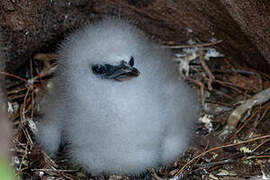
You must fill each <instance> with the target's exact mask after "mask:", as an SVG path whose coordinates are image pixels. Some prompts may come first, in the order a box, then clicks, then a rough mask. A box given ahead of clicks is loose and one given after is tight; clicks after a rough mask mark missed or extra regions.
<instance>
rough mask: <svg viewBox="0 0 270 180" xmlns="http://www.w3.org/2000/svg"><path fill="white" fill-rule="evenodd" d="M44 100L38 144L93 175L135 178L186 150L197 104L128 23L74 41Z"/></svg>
mask: <svg viewBox="0 0 270 180" xmlns="http://www.w3.org/2000/svg"><path fill="white" fill-rule="evenodd" d="M59 54H60V58H59V69H58V73H57V75H56V77H55V78H54V79H53V80H52V81H53V87H52V89H51V90H50V91H49V93H48V94H47V95H46V97H45V104H46V107H44V109H43V117H42V118H41V119H40V123H39V124H38V129H39V135H38V142H39V143H40V144H41V145H42V146H43V148H44V149H45V151H47V152H48V153H50V154H55V153H56V152H57V150H58V148H59V145H60V144H61V143H66V144H68V145H67V151H68V155H69V157H70V158H71V159H72V160H73V162H75V163H76V164H79V165H80V166H81V167H83V168H84V169H85V170H86V171H87V172H90V173H92V174H93V175H99V174H126V175H138V174H141V173H142V172H144V171H145V170H146V168H150V167H154V168H155V167H158V166H160V165H165V164H167V163H170V162H173V161H174V160H176V158H177V156H178V155H179V154H180V153H181V152H183V151H184V150H185V148H186V147H187V144H188V141H189V139H190V137H191V136H192V135H191V129H192V125H193V123H194V120H195V119H196V117H197V110H198V100H197V97H196V96H195V94H194V92H193V90H192V89H191V88H189V87H188V85H186V84H185V83H184V82H183V81H182V80H180V79H179V78H178V73H177V70H176V66H175V64H173V63H172V62H170V60H169V53H168V52H167V51H166V50H164V49H162V48H160V46H157V45H154V44H153V43H151V42H150V41H149V40H148V39H147V38H146V37H145V35H144V34H143V33H142V32H141V31H140V30H138V29H137V28H136V27H134V26H133V25H131V24H130V23H129V22H128V21H126V20H120V19H116V18H107V19H104V20H102V21H101V22H99V23H97V24H89V25H88V26H86V27H84V28H82V29H80V30H78V31H76V32H75V33H73V34H72V35H70V36H69V37H68V38H67V39H66V40H65V41H64V42H63V44H62V46H61V48H60V53H59Z"/></svg>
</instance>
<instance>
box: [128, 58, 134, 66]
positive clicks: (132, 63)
mask: <svg viewBox="0 0 270 180" xmlns="http://www.w3.org/2000/svg"><path fill="white" fill-rule="evenodd" d="M129 65H130V66H131V67H133V66H134V58H133V56H131V58H130V60H129Z"/></svg>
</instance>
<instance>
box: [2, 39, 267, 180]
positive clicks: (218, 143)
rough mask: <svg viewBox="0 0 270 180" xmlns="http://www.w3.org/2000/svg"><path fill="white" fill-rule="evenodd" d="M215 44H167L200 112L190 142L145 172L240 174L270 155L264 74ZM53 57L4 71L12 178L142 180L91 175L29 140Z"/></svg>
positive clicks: (259, 168) (259, 171)
mask: <svg viewBox="0 0 270 180" xmlns="http://www.w3.org/2000/svg"><path fill="white" fill-rule="evenodd" d="M220 43H222V42H220V41H217V42H213V43H209V44H193V45H188V46H168V47H165V48H170V49H172V50H173V52H174V55H175V57H173V58H174V60H176V61H177V62H178V67H179V75H181V76H183V78H184V79H186V81H188V82H190V84H191V85H192V86H194V87H195V88H197V89H198V93H199V94H200V96H201V104H202V106H203V108H202V109H203V112H202V113H201V117H200V119H199V120H198V121H197V126H196V127H197V128H196V131H194V132H193V134H191V135H190V136H193V137H194V138H193V139H194V140H193V142H194V143H193V144H191V146H190V148H189V149H188V150H187V151H186V152H185V153H184V154H183V155H182V156H180V157H179V159H176V160H175V163H174V164H172V165H170V166H168V167H161V168H160V169H158V170H154V169H151V168H150V169H148V172H149V173H148V174H147V175H146V177H152V178H153V179H246V178H250V177H253V176H261V175H265V173H267V169H269V161H270V160H269V157H270V155H269V153H270V143H269V141H270V134H269V132H270V131H269V128H270V126H269V123H270V122H269V118H270V112H269V109H270V102H269V99H270V90H269V89H267V88H269V87H270V83H269V80H270V76H269V75H267V74H265V73H262V72H259V71H256V70H254V69H251V68H247V67H243V66H240V65H238V64H236V63H234V64H232V63H231V61H229V60H228V59H227V58H226V56H221V55H220V54H215V53H214V54H215V55H213V54H212V55H209V53H210V52H213V51H212V50H213V47H215V46H218V45H219V44H220ZM168 44H169V43H168ZM207 54H208V56H207ZM56 62H57V55H56V54H35V55H34V56H33V58H30V59H29V61H28V62H27V63H26V65H25V67H24V70H22V72H18V74H16V75H15V74H9V73H7V72H5V73H4V74H5V75H6V76H7V80H6V86H7V90H8V99H9V116H10V119H11V120H12V122H13V125H14V131H15V135H14V136H13V139H12V142H13V144H12V148H11V151H12V152H13V157H12V162H13V166H14V167H15V169H16V173H17V176H18V177H21V178H23V179H50V178H55V179H70V180H75V179H143V178H146V177H143V176H142V177H127V176H117V175H114V176H110V177H104V176H98V177H92V176H91V175H89V174H85V173H84V172H83V171H81V169H80V168H79V167H76V166H74V165H72V164H70V163H69V162H68V160H67V159H65V156H62V155H60V157H59V158H57V159H52V158H50V157H49V156H48V155H47V154H46V153H45V152H43V151H42V149H41V148H40V147H39V146H38V145H36V144H35V134H36V133H37V128H36V120H37V117H38V116H39V101H40V99H42V96H43V94H44V91H45V90H46V86H47V82H48V80H49V79H50V78H51V77H52V75H53V72H54V71H55V68H56ZM175 108H177V107H175ZM267 120H268V122H267ZM62 152H64V150H63V151H62ZM61 154H63V153H61ZM268 172H269V173H270V171H268Z"/></svg>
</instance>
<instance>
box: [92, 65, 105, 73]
mask: <svg viewBox="0 0 270 180" xmlns="http://www.w3.org/2000/svg"><path fill="white" fill-rule="evenodd" d="M92 71H93V72H94V73H95V74H104V73H105V67H104V66H103V65H100V64H97V65H92Z"/></svg>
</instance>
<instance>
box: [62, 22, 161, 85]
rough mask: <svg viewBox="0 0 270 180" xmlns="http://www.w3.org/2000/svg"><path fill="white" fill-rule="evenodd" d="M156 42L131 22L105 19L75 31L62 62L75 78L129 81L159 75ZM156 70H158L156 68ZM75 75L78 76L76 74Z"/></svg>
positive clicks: (67, 41) (66, 44) (63, 52)
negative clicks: (153, 48)
mask: <svg viewBox="0 0 270 180" xmlns="http://www.w3.org/2000/svg"><path fill="white" fill-rule="evenodd" d="M150 47H152V43H150V42H149V41H148V39H147V37H146V36H145V35H144V34H143V33H142V32H141V31H140V30H139V29H137V28H136V27H134V26H133V25H131V24H130V23H129V22H128V21H120V20H117V19H105V20H103V21H101V22H99V23H97V24H91V25H89V26H86V27H84V28H82V29H81V30H79V31H77V32H75V33H74V34H73V35H72V36H70V37H69V38H68V39H67V40H66V41H65V42H64V43H63V47H62V51H61V52H60V54H61V56H62V58H61V60H63V61H65V62H60V63H62V64H64V65H65V66H66V67H67V68H68V69H70V70H67V71H68V72H70V76H71V77H72V78H75V77H78V78H82V77H83V78H85V79H88V80H89V81H91V80H92V79H93V78H94V79H96V78H100V79H103V80H106V82H108V80H109V81H115V80H116V81H126V80H130V79H134V78H136V80H137V78H142V77H143V76H146V75H147V76H148V77H149V78H150V76H151V75H153V76H154V75H155V73H154V72H155V71H156V70H155V69H156V67H161V66H156V65H155V64H156V63H160V61H154V60H155V59H157V58H160V57H157V55H155V54H158V53H156V51H155V52H154V53H153V51H152V50H150ZM153 67H155V68H153ZM73 73H74V74H73ZM98 82H100V83H105V81H102V82H101V81H98Z"/></svg>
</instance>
